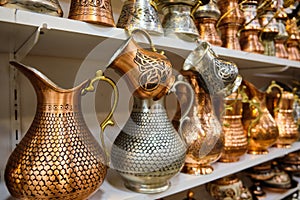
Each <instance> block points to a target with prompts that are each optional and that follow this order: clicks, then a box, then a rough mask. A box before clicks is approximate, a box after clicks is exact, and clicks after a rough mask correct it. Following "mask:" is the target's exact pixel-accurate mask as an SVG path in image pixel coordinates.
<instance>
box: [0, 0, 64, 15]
mask: <svg viewBox="0 0 300 200" xmlns="http://www.w3.org/2000/svg"><path fill="white" fill-rule="evenodd" d="M0 6H3V7H7V8H14V9H20V10H26V11H32V12H37V13H42V14H47V15H52V16H57V17H62V16H63V11H62V9H61V6H60V4H59V1H58V0H3V1H0Z"/></svg>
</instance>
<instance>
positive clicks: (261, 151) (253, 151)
mask: <svg viewBox="0 0 300 200" xmlns="http://www.w3.org/2000/svg"><path fill="white" fill-rule="evenodd" d="M247 153H248V154H252V155H266V154H268V153H269V151H268V150H267V149H249V150H248V151H247Z"/></svg>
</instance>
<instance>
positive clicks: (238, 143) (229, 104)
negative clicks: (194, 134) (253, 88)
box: [219, 92, 248, 162]
mask: <svg viewBox="0 0 300 200" xmlns="http://www.w3.org/2000/svg"><path fill="white" fill-rule="evenodd" d="M224 104H225V107H224V112H223V114H222V116H221V119H222V131H223V134H224V148H223V151H222V154H221V157H220V159H219V161H220V162H236V161H238V160H239V159H240V157H241V156H242V155H244V154H245V153H246V152H247V150H248V138H247V133H246V132H245V131H244V127H243V123H242V113H243V103H242V96H241V94H240V92H234V93H232V94H231V95H229V96H227V97H225V98H224Z"/></svg>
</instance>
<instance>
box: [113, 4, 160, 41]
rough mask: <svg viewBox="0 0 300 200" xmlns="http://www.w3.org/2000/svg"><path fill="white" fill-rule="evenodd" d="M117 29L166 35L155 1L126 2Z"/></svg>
mask: <svg viewBox="0 0 300 200" xmlns="http://www.w3.org/2000/svg"><path fill="white" fill-rule="evenodd" d="M117 27H118V28H124V29H126V30H128V31H130V32H131V31H133V30H135V29H143V30H146V31H148V32H149V33H150V34H156V35H161V34H163V33H164V31H163V28H162V25H161V22H160V19H159V16H158V13H157V8H156V4H155V2H154V1H153V0H126V1H125V2H124V4H123V8H122V11H121V14H120V17H119V20H118V23H117Z"/></svg>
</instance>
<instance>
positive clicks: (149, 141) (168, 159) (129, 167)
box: [111, 97, 186, 193]
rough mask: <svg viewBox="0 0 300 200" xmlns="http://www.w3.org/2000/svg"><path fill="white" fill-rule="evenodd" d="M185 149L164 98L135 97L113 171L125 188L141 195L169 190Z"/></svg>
mask: <svg viewBox="0 0 300 200" xmlns="http://www.w3.org/2000/svg"><path fill="white" fill-rule="evenodd" d="M185 154H186V145H185V143H184V142H183V140H182V139H181V137H180V135H179V134H178V133H177V132H176V130H175V129H174V127H173V125H172V124H171V122H170V121H169V118H168V116H167V113H166V110H165V106H164V97H162V98H161V99H159V100H156V101H154V100H152V99H140V98H137V97H134V103H133V109H132V112H131V114H130V118H129V119H128V121H127V122H126V124H125V126H124V127H123V129H122V131H121V132H120V133H119V135H118V136H117V138H116V139H115V141H114V144H113V146H112V150H111V163H112V166H113V168H114V169H115V170H116V171H117V172H118V173H119V174H120V175H121V177H122V178H123V179H124V182H125V186H126V187H127V188H129V189H131V190H133V191H137V192H141V193H157V192H162V191H165V190H166V189H168V187H169V185H170V183H169V179H170V178H171V177H173V176H174V175H176V174H177V173H179V172H180V170H181V168H182V166H183V163H184V159H185Z"/></svg>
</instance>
